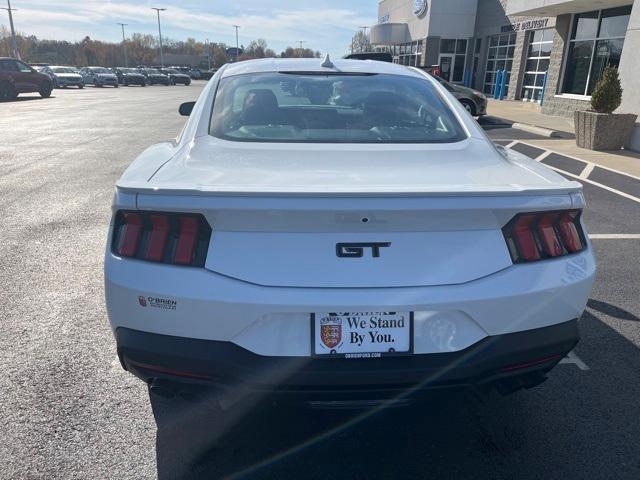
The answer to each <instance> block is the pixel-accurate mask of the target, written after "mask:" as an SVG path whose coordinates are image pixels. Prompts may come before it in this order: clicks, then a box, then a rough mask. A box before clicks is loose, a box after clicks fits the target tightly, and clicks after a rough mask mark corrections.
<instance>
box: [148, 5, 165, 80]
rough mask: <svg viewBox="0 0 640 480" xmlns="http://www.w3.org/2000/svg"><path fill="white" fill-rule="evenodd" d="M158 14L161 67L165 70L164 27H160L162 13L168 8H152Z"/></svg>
mask: <svg viewBox="0 0 640 480" xmlns="http://www.w3.org/2000/svg"><path fill="white" fill-rule="evenodd" d="M151 10H155V11H156V13H157V14H158V36H159V37H160V66H161V67H162V68H164V55H163V54H162V27H160V12H164V11H165V10H166V8H157V7H151Z"/></svg>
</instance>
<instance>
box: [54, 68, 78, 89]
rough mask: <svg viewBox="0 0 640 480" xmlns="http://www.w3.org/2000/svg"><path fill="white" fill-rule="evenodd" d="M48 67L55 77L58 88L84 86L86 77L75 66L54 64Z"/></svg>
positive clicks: (55, 84)
mask: <svg viewBox="0 0 640 480" xmlns="http://www.w3.org/2000/svg"><path fill="white" fill-rule="evenodd" d="M45 68H48V69H49V70H50V71H51V73H52V74H53V77H54V86H55V87H56V88H67V87H78V88H84V79H83V77H82V75H80V73H79V72H78V70H77V69H76V68H74V67H63V66H52V67H45Z"/></svg>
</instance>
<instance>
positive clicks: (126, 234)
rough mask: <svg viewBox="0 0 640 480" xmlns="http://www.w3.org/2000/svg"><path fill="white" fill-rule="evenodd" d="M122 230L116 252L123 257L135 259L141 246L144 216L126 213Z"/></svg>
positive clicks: (119, 232)
mask: <svg viewBox="0 0 640 480" xmlns="http://www.w3.org/2000/svg"><path fill="white" fill-rule="evenodd" d="M123 220H124V221H123V223H122V228H121V229H120V230H119V231H118V236H117V240H116V241H115V242H114V243H115V244H116V251H117V253H118V255H121V256H123V257H133V256H134V255H135V254H136V252H137V250H138V245H139V244H140V236H141V234H142V216H141V215H140V214H138V213H131V212H129V213H124V214H123Z"/></svg>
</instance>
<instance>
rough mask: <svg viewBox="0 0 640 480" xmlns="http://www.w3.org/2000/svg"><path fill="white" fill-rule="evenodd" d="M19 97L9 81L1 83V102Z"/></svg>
mask: <svg viewBox="0 0 640 480" xmlns="http://www.w3.org/2000/svg"><path fill="white" fill-rule="evenodd" d="M17 97H18V93H17V92H16V89H15V88H14V87H13V85H11V84H10V83H9V82H2V83H0V102H8V101H11V100H15V99H16V98H17Z"/></svg>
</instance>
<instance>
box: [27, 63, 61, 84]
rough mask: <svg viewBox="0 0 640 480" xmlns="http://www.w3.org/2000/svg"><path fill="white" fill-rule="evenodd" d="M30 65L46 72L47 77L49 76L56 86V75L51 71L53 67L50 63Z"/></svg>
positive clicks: (41, 71) (36, 69)
mask: <svg viewBox="0 0 640 480" xmlns="http://www.w3.org/2000/svg"><path fill="white" fill-rule="evenodd" d="M29 66H30V67H31V68H33V69H34V70H35V71H36V72H38V73H44V74H45V75H46V76H47V77H49V78H50V79H51V81H52V82H53V86H54V87H55V83H56V76H55V75H54V74H53V72H52V71H51V68H49V65H34V64H31V63H30V64H29Z"/></svg>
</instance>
